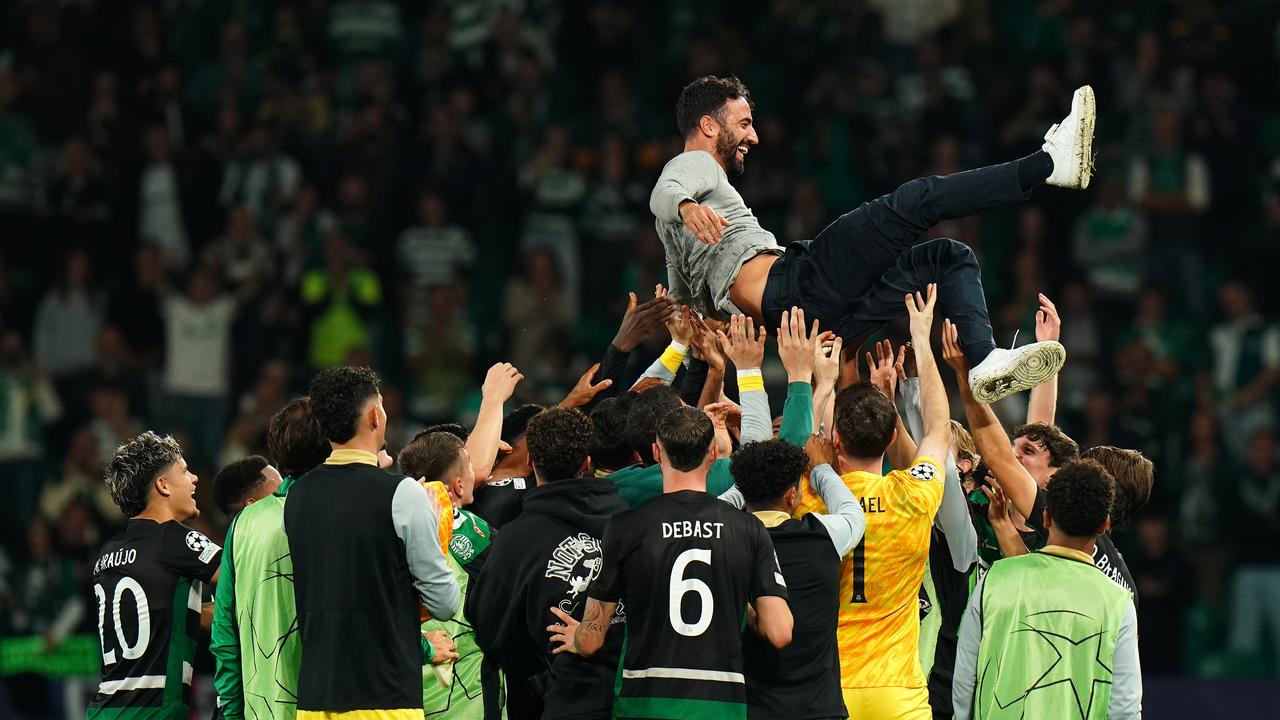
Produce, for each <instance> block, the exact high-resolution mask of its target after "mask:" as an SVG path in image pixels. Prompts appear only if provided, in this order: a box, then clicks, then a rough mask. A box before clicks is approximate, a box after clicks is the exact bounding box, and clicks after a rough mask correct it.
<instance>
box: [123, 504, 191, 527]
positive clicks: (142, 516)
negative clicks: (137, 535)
mask: <svg viewBox="0 0 1280 720" xmlns="http://www.w3.org/2000/svg"><path fill="white" fill-rule="evenodd" d="M129 519H130V520H153V521H155V522H157V523H167V522H169V521H170V520H178V516H177V515H174V514H173V511H172V510H170V509H169V506H167V505H148V506H147V508H146V509H145V510H143V511H142V512H140V513H138V514H137V515H134V516H133V517H131V518H129ZM186 519H187V518H183V519H182V520H180V521H179V522H185V520H186Z"/></svg>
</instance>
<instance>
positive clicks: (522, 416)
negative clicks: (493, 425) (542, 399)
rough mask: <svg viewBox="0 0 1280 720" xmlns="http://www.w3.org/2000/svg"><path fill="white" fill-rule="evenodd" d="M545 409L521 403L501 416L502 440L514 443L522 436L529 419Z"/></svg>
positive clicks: (509, 443)
mask: <svg viewBox="0 0 1280 720" xmlns="http://www.w3.org/2000/svg"><path fill="white" fill-rule="evenodd" d="M543 410H546V408H544V407H543V406H541V405H534V404H532V403H530V404H528V405H521V406H520V407H518V408H516V409H515V410H512V411H511V412H509V413H507V414H506V415H504V416H503V417H502V442H504V443H506V444H508V445H515V444H516V443H517V442H519V441H520V438H522V437H524V434H525V431H526V430H527V429H528V427H529V421H530V420H532V419H533V418H534V416H535V415H537V414H538V413H540V412H542V411H543Z"/></svg>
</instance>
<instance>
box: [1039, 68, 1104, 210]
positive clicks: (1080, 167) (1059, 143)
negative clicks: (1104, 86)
mask: <svg viewBox="0 0 1280 720" xmlns="http://www.w3.org/2000/svg"><path fill="white" fill-rule="evenodd" d="M1096 120H1097V107H1096V106H1095V105H1094V101H1093V88H1092V87H1090V86H1088V85H1085V86H1084V87H1082V88H1079V89H1077V90H1076V92H1075V95H1072V96H1071V114H1070V115H1068V116H1066V117H1065V118H1063V119H1062V122H1060V123H1058V124H1056V125H1054V126H1053V127H1051V128H1049V132H1047V133H1045V134H1044V145H1043V146H1042V147H1041V149H1042V150H1044V151H1045V152H1047V153H1049V157H1051V158H1053V173H1052V174H1051V175H1049V179H1048V180H1047V181H1046V182H1048V183H1049V184H1050V185H1057V186H1058V187H1064V188H1075V189H1077V190H1083V189H1085V188H1087V187H1089V176H1090V175H1091V174H1092V173H1093V126H1094V122H1095V121H1096Z"/></svg>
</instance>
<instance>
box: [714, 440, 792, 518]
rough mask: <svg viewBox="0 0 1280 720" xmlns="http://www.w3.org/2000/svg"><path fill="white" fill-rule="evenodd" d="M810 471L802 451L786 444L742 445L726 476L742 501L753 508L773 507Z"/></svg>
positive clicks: (735, 454)
mask: <svg viewBox="0 0 1280 720" xmlns="http://www.w3.org/2000/svg"><path fill="white" fill-rule="evenodd" d="M808 468H809V456H808V455H806V454H805V451H804V448H801V447H800V446H798V445H792V444H791V443H789V442H787V441H786V440H765V441H764V442H753V443H747V444H746V445H743V446H742V448H741V449H739V450H738V452H736V453H734V454H733V460H732V461H731V462H730V463H729V472H730V473H732V474H733V483H734V485H737V486H738V491H739V492H741V493H742V497H743V499H745V500H746V501H747V503H748V504H750V505H751V506H752V507H757V508H764V507H773V506H775V505H777V504H778V502H779V501H781V500H782V496H783V495H785V494H786V492H787V489H788V488H790V487H792V486H794V485H795V484H796V483H798V482H800V478H801V477H803V476H804V471H805V470H807V469H808Z"/></svg>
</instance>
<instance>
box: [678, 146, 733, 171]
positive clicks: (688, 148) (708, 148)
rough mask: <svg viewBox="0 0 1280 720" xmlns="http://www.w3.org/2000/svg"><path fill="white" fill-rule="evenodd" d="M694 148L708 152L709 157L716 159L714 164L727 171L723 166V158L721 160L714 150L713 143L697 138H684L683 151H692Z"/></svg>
mask: <svg viewBox="0 0 1280 720" xmlns="http://www.w3.org/2000/svg"><path fill="white" fill-rule="evenodd" d="M694 150H701V151H702V152H704V153H708V154H710V155H711V157H713V158H715V159H716V164H717V165H719V166H720V169H721V170H724V171H725V172H728V169H727V168H726V167H725V166H724V160H722V159H721V158H720V155H719V154H718V153H717V152H716V147H715V144H714V143H705V142H698V141H697V140H685V142H684V151H685V152H692V151H694Z"/></svg>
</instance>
